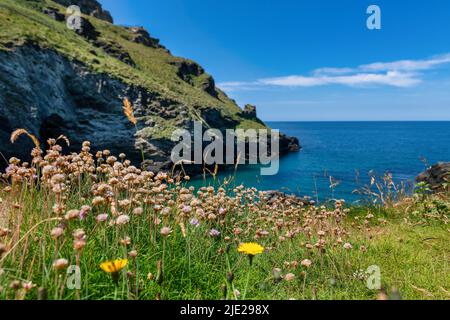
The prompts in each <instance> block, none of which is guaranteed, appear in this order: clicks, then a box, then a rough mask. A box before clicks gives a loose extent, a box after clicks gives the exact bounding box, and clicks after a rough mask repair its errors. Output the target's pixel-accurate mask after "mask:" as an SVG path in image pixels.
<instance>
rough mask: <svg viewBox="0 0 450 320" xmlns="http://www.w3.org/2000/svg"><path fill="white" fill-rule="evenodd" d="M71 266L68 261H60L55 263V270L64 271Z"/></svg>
mask: <svg viewBox="0 0 450 320" xmlns="http://www.w3.org/2000/svg"><path fill="white" fill-rule="evenodd" d="M68 265H69V261H68V260H67V259H58V260H56V261H55V262H53V268H54V269H56V270H57V271H60V270H64V269H66V268H67V266H68Z"/></svg>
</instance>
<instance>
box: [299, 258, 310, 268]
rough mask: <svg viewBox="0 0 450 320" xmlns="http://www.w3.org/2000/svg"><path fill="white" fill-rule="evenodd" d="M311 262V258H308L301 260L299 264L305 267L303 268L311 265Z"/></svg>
mask: <svg viewBox="0 0 450 320" xmlns="http://www.w3.org/2000/svg"><path fill="white" fill-rule="evenodd" d="M311 264H312V262H311V260H309V259H304V260H302V262H301V265H302V266H303V267H305V268H309V267H311Z"/></svg>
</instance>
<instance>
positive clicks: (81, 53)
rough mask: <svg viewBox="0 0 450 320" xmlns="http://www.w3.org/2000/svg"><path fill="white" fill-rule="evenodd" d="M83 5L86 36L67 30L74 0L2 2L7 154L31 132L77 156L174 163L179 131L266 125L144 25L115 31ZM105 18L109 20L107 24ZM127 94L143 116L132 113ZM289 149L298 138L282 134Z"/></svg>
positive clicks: (23, 151) (1, 116) (0, 62)
mask: <svg viewBox="0 0 450 320" xmlns="http://www.w3.org/2000/svg"><path fill="white" fill-rule="evenodd" d="M70 3H71V4H77V5H79V6H80V7H81V9H82V12H83V13H85V14H86V15H83V18H82V26H83V28H82V30H78V31H76V32H74V31H72V30H70V29H68V28H67V27H66V24H65V16H64V13H65V8H64V7H62V6H60V4H63V5H66V4H67V1H66V0H57V1H56V2H52V1H47V0H14V1H13V0H0V25H1V26H2V27H1V28H0V123H1V126H0V152H1V153H2V154H3V155H4V156H5V157H6V158H8V157H10V156H13V155H14V156H21V157H23V158H25V157H26V156H27V155H28V153H29V151H30V147H31V146H30V145H29V144H27V142H20V143H16V144H10V143H9V136H10V134H11V132H12V131H13V130H15V129H17V128H25V129H27V130H28V131H30V132H31V133H33V134H34V135H36V136H37V137H38V138H39V139H40V140H41V141H42V142H44V141H45V140H46V139H48V138H50V137H57V136H59V135H60V134H65V135H66V136H68V137H69V139H70V140H71V142H72V144H71V147H72V148H73V149H74V150H77V149H79V147H80V145H81V143H82V141H84V140H89V141H91V142H92V146H93V149H94V150H102V149H110V150H112V151H113V152H114V153H119V152H124V153H126V154H127V155H128V156H129V157H130V158H131V159H133V160H135V161H139V159H140V158H141V150H142V151H143V152H144V154H145V158H146V159H149V162H148V163H147V165H149V166H152V167H154V168H155V169H158V168H161V167H164V166H168V165H169V164H170V163H169V161H168V160H169V156H170V150H171V149H172V147H173V142H171V141H170V135H171V133H172V132H173V131H174V130H175V129H177V128H185V129H188V130H191V129H192V128H191V127H192V121H194V120H196V121H202V122H203V123H204V124H205V125H206V126H209V127H212V128H218V129H221V130H225V129H227V128H245V129H246V128H255V129H258V128H265V125H264V123H263V122H262V121H260V120H259V119H258V118H257V117H256V108H251V110H249V109H248V108H247V109H246V110H244V111H243V110H241V109H240V108H239V107H238V106H237V105H236V104H235V103H234V101H233V100H231V99H229V98H228V97H227V96H226V95H225V94H224V93H223V92H222V91H220V90H219V89H218V88H216V87H215V83H214V79H213V78H212V77H211V76H210V75H208V74H207V73H206V72H205V70H204V69H203V68H202V67H201V66H199V65H198V64H197V63H195V62H193V61H191V60H186V59H183V58H178V57H174V56H172V55H171V54H170V52H169V51H168V50H167V49H166V48H164V47H163V46H162V45H161V44H160V43H159V40H158V39H155V38H153V37H151V35H150V34H149V32H148V31H146V30H145V29H143V28H141V27H131V28H125V27H120V26H114V25H113V24H111V23H110V22H112V19H109V18H108V17H107V14H106V13H105V12H106V11H104V10H103V9H102V8H101V6H100V5H99V3H98V2H97V1H94V0H78V1H73V0H70ZM105 16H106V18H105ZM124 98H128V99H129V100H130V102H131V103H132V105H133V108H134V115H135V117H136V118H137V120H138V123H137V126H136V127H134V126H133V125H132V124H131V123H130V122H129V121H128V120H127V118H126V117H125V116H124V114H123V110H122V101H123V99H124ZM281 147H282V150H281V152H282V153H285V152H288V151H295V150H298V140H296V139H295V138H289V137H285V136H282V138H281Z"/></svg>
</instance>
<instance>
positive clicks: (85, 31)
mask: <svg viewBox="0 0 450 320" xmlns="http://www.w3.org/2000/svg"><path fill="white" fill-rule="evenodd" d="M80 23H81V26H80V28H78V29H75V32H76V33H78V34H79V35H80V36H82V37H85V38H86V39H88V40H96V39H97V37H98V35H99V34H98V32H97V31H96V30H95V27H94V26H93V25H92V23H90V22H89V20H88V19H86V18H84V17H81V18H80Z"/></svg>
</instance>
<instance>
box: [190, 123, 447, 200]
mask: <svg viewBox="0 0 450 320" xmlns="http://www.w3.org/2000/svg"><path fill="white" fill-rule="evenodd" d="M268 125H269V126H270V127H271V128H273V129H280V131H281V132H283V133H286V134H288V135H291V136H296V137H298V138H299V140H300V143H301V145H302V150H301V151H300V152H299V153H292V154H289V155H287V156H285V157H283V158H282V159H281V160H280V170H279V173H278V174H277V175H275V176H260V170H259V168H255V167H253V168H249V167H247V168H243V167H239V169H238V171H237V174H236V183H237V184H241V183H242V184H244V185H245V186H248V187H253V186H254V187H256V188H258V189H261V190H272V189H278V190H284V191H290V192H292V193H296V194H298V195H301V196H303V195H308V196H311V197H313V198H316V197H318V198H319V200H321V201H323V200H326V199H331V198H343V199H346V200H347V201H350V202H354V201H357V200H358V199H360V197H359V196H358V195H356V194H354V193H353V191H354V190H355V189H356V188H358V187H360V186H362V185H364V184H365V183H368V182H369V175H368V174H369V172H370V171H373V172H374V174H376V175H377V176H382V175H383V174H384V173H385V172H390V173H392V175H393V178H394V180H395V181H397V182H400V181H409V182H412V181H413V180H414V177H415V176H417V175H418V174H419V173H420V172H422V171H424V170H425V169H426V163H428V164H433V163H436V162H438V161H450V122H269V123H268ZM229 175H230V172H228V173H222V174H221V178H224V177H227V176H229ZM330 176H332V177H333V178H334V179H335V180H337V181H338V185H337V186H336V187H335V189H334V193H332V190H331V188H330V178H329V177H330ZM204 183H205V181H196V182H194V184H196V185H200V184H204ZM206 183H207V184H210V183H211V181H206Z"/></svg>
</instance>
